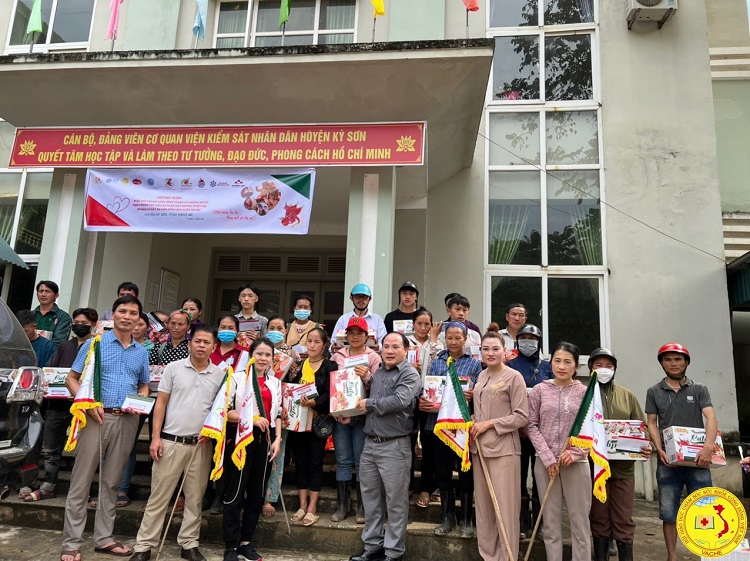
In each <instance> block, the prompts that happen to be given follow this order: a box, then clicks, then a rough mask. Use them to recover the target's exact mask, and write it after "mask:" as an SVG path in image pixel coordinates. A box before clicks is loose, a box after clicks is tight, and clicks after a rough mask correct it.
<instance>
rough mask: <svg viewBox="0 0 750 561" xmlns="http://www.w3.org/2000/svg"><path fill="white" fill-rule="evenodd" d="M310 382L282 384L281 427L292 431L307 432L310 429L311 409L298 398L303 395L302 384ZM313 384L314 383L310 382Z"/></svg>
mask: <svg viewBox="0 0 750 561" xmlns="http://www.w3.org/2000/svg"><path fill="white" fill-rule="evenodd" d="M309 385H311V384H282V385H281V386H282V394H283V399H282V417H281V428H284V429H288V430H290V431H292V432H308V431H310V430H312V419H313V414H312V410H311V409H310V408H309V407H303V406H302V404H301V403H300V399H301V398H302V396H303V395H305V394H304V393H303V392H304V390H301V389H300V388H304V386H309ZM312 386H315V384H312Z"/></svg>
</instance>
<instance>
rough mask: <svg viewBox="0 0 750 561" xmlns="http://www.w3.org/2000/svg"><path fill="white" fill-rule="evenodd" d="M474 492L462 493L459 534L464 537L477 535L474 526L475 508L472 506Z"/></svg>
mask: <svg viewBox="0 0 750 561" xmlns="http://www.w3.org/2000/svg"><path fill="white" fill-rule="evenodd" d="M473 498H474V494H473V493H461V526H460V528H459V534H460V536H461V537H462V538H473V537H475V536H476V535H477V529H476V527H475V526H474V509H473V508H472V506H473V505H472V499H473Z"/></svg>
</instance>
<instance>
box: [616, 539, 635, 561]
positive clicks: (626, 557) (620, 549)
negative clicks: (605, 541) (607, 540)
mask: <svg viewBox="0 0 750 561" xmlns="http://www.w3.org/2000/svg"><path fill="white" fill-rule="evenodd" d="M617 556H618V558H619V559H620V561H633V542H617Z"/></svg>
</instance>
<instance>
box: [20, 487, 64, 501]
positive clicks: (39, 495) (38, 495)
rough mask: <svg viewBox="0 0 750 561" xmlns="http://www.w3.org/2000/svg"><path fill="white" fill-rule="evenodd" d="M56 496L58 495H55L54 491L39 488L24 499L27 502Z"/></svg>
mask: <svg viewBox="0 0 750 561" xmlns="http://www.w3.org/2000/svg"><path fill="white" fill-rule="evenodd" d="M56 496H57V495H55V492H54V491H43V490H42V489H37V490H36V491H32V492H31V493H29V494H28V495H26V496H24V497H23V500H24V502H26V503H33V502H34V501H43V500H44V499H54V498H55V497H56Z"/></svg>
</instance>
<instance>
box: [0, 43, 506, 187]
mask: <svg viewBox="0 0 750 561" xmlns="http://www.w3.org/2000/svg"><path fill="white" fill-rule="evenodd" d="M492 53H493V42H492V40H489V39H471V40H448V41H417V42H400V43H373V44H356V45H317V46H304V47H299V46H296V47H278V48H253V49H237V50H230V49H226V50H216V49H214V50H195V51H126V52H112V53H109V52H107V53H57V54H48V55H13V56H5V57H0V117H2V118H4V119H5V120H7V121H8V122H10V123H11V124H13V125H15V126H17V127H29V126H45V127H50V126H115V125H181V124H194V125H198V124H222V125H224V124H227V125H229V124H274V123H284V124H291V123H344V122H383V121H426V122H427V150H426V155H427V157H426V164H427V165H426V166H422V167H421V168H419V170H414V171H412V170H409V171H408V175H407V176H408V177H409V178H410V179H413V180H415V181H417V182H419V183H421V184H422V185H424V187H425V188H426V187H427V185H428V178H429V185H436V184H439V183H442V182H443V181H445V180H446V179H448V178H449V177H450V176H452V175H453V174H455V173H456V172H458V171H459V170H461V169H463V168H466V167H469V166H470V165H471V162H472V158H473V154H474V147H475V145H476V138H477V131H478V128H479V122H480V120H481V115H482V111H483V108H484V104H485V95H486V90H487V81H488V78H489V73H490V68H491V65H492ZM399 177H402V176H401V174H399Z"/></svg>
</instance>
